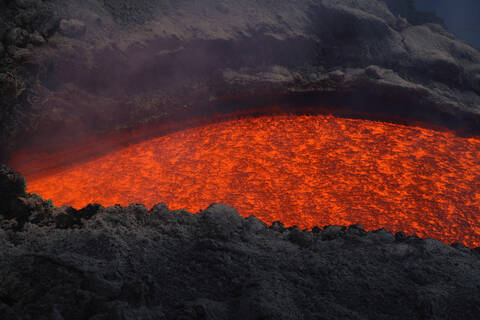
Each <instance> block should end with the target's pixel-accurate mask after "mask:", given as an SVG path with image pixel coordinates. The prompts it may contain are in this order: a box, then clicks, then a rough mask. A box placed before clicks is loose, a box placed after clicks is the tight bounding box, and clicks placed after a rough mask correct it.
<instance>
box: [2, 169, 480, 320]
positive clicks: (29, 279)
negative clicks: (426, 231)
mask: <svg viewBox="0 0 480 320" xmlns="http://www.w3.org/2000/svg"><path fill="white" fill-rule="evenodd" d="M24 183H25V182H24V180H23V178H22V177H21V176H20V175H19V174H17V173H15V172H14V171H13V170H11V169H9V168H7V167H4V166H2V168H1V170H0V191H1V193H0V194H1V199H0V203H1V207H0V210H1V211H0V212H1V213H2V215H0V217H1V220H0V315H1V316H2V317H1V319H2V320H13V319H35V320H40V319H56V320H57V319H95V320H99V319H242V320H243V319H252V320H253V319H256V320H258V319H272V320H273V319H275V320H277V319H325V320H327V319H349V320H350V319H385V320H387V319H388V320H391V319H452V320H453V319H478V315H479V314H480V251H479V249H480V248H476V249H473V250H471V249H468V248H466V247H464V246H462V245H452V246H449V245H447V244H444V243H442V242H439V241H436V240H432V239H419V238H417V237H415V236H409V237H407V236H405V235H404V234H402V233H397V234H395V235H393V234H391V233H390V232H388V231H387V230H384V229H381V230H377V231H371V232H365V231H364V229H363V228H362V227H361V226H357V225H354V226H350V227H348V228H346V227H341V226H329V227H325V228H314V229H313V231H311V232H309V231H302V230H299V229H298V228H295V227H292V228H284V227H283V226H282V225H281V224H280V223H274V224H272V225H271V226H267V225H266V224H264V223H263V222H261V221H260V220H258V219H257V218H255V217H253V216H252V217H249V218H242V217H241V216H239V215H238V213H237V212H236V211H235V210H234V209H232V208H230V207H228V206H225V205H222V204H215V205H212V206H210V207H209V208H207V209H206V210H205V211H202V212H200V213H198V214H195V215H193V214H190V213H188V212H186V211H170V210H169V209H168V208H167V207H166V206H165V205H163V204H159V205H156V206H155V207H154V208H153V209H151V210H150V211H148V210H147V209H146V208H145V207H144V206H143V205H134V204H132V205H131V206H129V207H120V206H114V207H110V208H103V207H101V206H96V205H91V206H88V207H86V208H84V209H82V210H79V211H76V210H74V209H72V208H67V207H63V208H55V207H53V206H51V204H49V203H48V202H44V201H42V200H41V199H40V198H39V197H37V196H33V195H27V194H25V193H24V188H25V184H24Z"/></svg>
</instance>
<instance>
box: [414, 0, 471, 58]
mask: <svg viewBox="0 0 480 320" xmlns="http://www.w3.org/2000/svg"><path fill="white" fill-rule="evenodd" d="M415 4H416V8H417V9H418V10H420V11H433V12H436V13H437V16H439V17H441V18H442V19H443V20H444V21H445V25H446V27H447V29H448V30H449V31H450V32H451V33H453V34H455V35H456V36H457V37H458V38H459V39H462V40H464V41H466V42H468V43H470V44H471V45H472V46H474V47H476V48H477V49H480V0H415Z"/></svg>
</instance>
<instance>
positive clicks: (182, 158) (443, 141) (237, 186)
mask: <svg viewBox="0 0 480 320" xmlns="http://www.w3.org/2000/svg"><path fill="white" fill-rule="evenodd" d="M17 169H19V170H20V171H21V170H22V168H17ZM26 178H27V181H28V187H29V189H28V191H29V192H32V193H37V194H40V195H42V196H43V197H44V198H46V199H52V200H53V203H54V204H56V205H64V204H65V205H70V206H74V207H76V208H80V207H83V206H85V205H86V204H88V203H100V204H102V205H104V206H109V205H114V204H121V205H128V204H130V203H144V204H145V205H147V206H148V207H151V206H153V205H154V204H155V203H158V202H164V203H166V204H167V205H168V206H169V207H170V208H171V209H187V210H189V211H191V212H197V211H199V210H200V209H204V208H206V207H207V206H208V205H210V204H211V203H216V202H223V203H226V204H228V205H230V206H233V207H234V208H236V209H237V210H238V211H239V212H240V214H241V215H243V216H249V215H252V214H253V215H255V216H257V217H258V218H260V219H261V220H263V221H265V222H267V223H271V222H273V221H276V220H280V221H282V222H283V223H284V224H285V225H286V226H291V225H297V226H299V227H300V228H311V227H313V226H324V225H330V224H333V225H350V224H354V223H358V224H361V225H363V226H365V228H366V229H367V230H372V229H378V228H382V227H384V228H386V229H388V230H390V231H392V232H396V231H405V232H406V233H408V234H413V233H416V234H417V235H419V236H422V237H430V238H434V239H438V240H442V241H445V242H447V243H451V242H462V243H464V244H466V245H468V246H480V212H479V211H480V140H478V139H476V138H462V137H458V136H456V135H455V134H454V133H452V132H449V131H435V130H432V129H425V128H421V127H415V126H405V125H399V124H392V123H385V122H377V121H369V120H358V119H344V118H337V117H334V116H329V115H313V116H306V115H304V116H298V115H271V116H261V117H256V118H255V117H249V118H243V119H236V120H230V121H223V122H219V123H215V124H208V125H203V126H199V127H195V128H189V129H185V130H183V131H178V132H174V133H170V134H167V135H164V136H161V137H157V138H153V139H149V140H147V141H143V142H140V143H136V144H133V145H130V146H127V147H123V148H121V149H118V150H115V151H112V152H111V153H109V154H107V155H105V156H102V157H99V158H96V159H93V160H90V161H88V162H85V163H81V164H76V165H73V166H71V167H69V168H66V169H63V170H62V171H61V172H56V173H52V174H48V175H45V176H40V177H28V176H27V177H26Z"/></svg>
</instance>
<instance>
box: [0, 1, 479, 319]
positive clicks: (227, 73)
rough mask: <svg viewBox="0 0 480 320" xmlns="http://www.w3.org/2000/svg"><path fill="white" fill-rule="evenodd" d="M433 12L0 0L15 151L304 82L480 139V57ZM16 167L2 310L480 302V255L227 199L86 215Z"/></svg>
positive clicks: (268, 315)
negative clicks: (200, 205) (277, 215)
mask: <svg viewBox="0 0 480 320" xmlns="http://www.w3.org/2000/svg"><path fill="white" fill-rule="evenodd" d="M414 16H415V17H416V19H418V17H420V16H421V15H418V14H417V15H414ZM427 18H428V19H427V20H426V21H425V22H428V21H430V22H431V21H435V19H433V20H432V17H431V16H429V17H427ZM422 22H423V21H418V20H415V21H410V22H409V21H407V20H406V19H404V18H402V17H399V16H397V15H396V14H392V13H391V12H390V11H389V9H388V8H387V6H386V5H385V3H383V2H382V1H377V0H356V1H353V0H335V1H334V0H299V1H287V0H285V1H284V0H279V1H267V0H265V1H253V0H242V1H233V0H232V1H230V0H223V1H220V0H197V1H193V0H191V1H187V0H182V1H169V0H162V1H153V0H142V1H133V0H112V1H111V0H105V1H99V0H90V1H78V0H77V1H74V0H61V1H60V0H5V1H1V2H0V39H1V40H2V42H1V44H0V104H1V112H0V131H1V132H0V148H1V150H0V151H1V153H2V154H1V156H2V159H6V158H8V154H9V153H10V152H11V151H12V150H16V149H18V148H21V147H24V146H30V147H31V146H37V147H44V148H45V149H46V150H55V148H58V146H62V145H65V144H71V143H74V142H75V141H77V140H78V139H81V138H82V137H84V136H89V135H92V134H96V133H101V132H109V131H111V130H116V129H120V128H128V127H136V126H138V125H139V124H140V123H145V122H150V121H153V120H155V121H157V120H162V119H173V118H174V119H176V120H178V119H184V118H188V117H191V116H192V115H193V116H197V115H198V116H202V115H209V114H210V113H213V112H216V111H218V110H225V112H229V111H230V110H239V109H242V108H246V107H251V106H252V103H255V101H257V99H256V97H257V98H258V101H261V102H258V104H267V103H279V102H282V101H285V99H286V101H290V100H288V99H287V98H286V97H291V96H292V95H293V96H295V97H297V98H296V100H295V102H296V103H305V104H309V105H317V104H318V105H328V106H330V107H332V108H346V109H348V110H351V109H356V110H357V111H360V112H374V113H379V114H383V115H387V116H389V115H392V116H401V117H404V118H407V119H411V120H423V121H427V122H431V123H433V124H441V125H445V126H449V127H451V128H454V129H458V130H459V131H465V132H467V133H475V132H478V128H480V126H479V124H480V121H479V119H480V117H479V114H480V111H479V105H480V95H479V94H480V53H479V51H477V50H476V49H474V48H472V47H470V46H469V45H468V44H466V43H464V42H462V41H458V40H456V39H455V38H454V37H453V36H452V35H451V34H450V33H448V32H447V31H446V30H445V29H444V28H443V27H441V26H440V25H437V24H432V23H427V24H423V23H422ZM252 97H253V98H252ZM298 97H300V98H298ZM302 97H303V98H304V100H302V99H303V98H302ZM245 98H248V99H245ZM245 101H246V102H245ZM0 171H1V172H0V224H1V227H0V318H1V319H8V320H9V319H96V320H99V319H478V317H479V316H478V315H479V314H480V260H479V259H480V258H479V257H480V254H479V251H478V248H477V249H473V250H471V249H467V248H465V247H463V246H461V245H453V246H449V245H447V244H443V243H441V242H438V241H435V240H429V239H418V238H416V237H405V236H404V235H402V234H397V235H392V234H390V233H389V232H388V231H385V230H379V231H376V232H375V231H374V232H368V233H367V232H364V231H363V229H362V228H361V227H358V226H353V227H348V228H345V227H328V228H325V229H323V228H322V229H315V230H314V231H313V232H306V231H301V230H298V229H296V228H290V229H285V228H283V227H282V226H281V225H279V224H274V225H272V226H266V225H265V224H263V223H262V222H260V221H258V220H257V219H255V218H253V217H251V218H247V219H244V218H241V217H240V216H239V215H238V214H237V213H236V212H235V211H234V210H233V209H231V208H228V207H226V206H223V205H214V206H212V207H210V208H208V209H207V210H205V211H204V212H202V213H199V214H196V215H192V214H190V213H187V212H179V211H176V212H171V211H169V210H168V209H167V208H166V207H165V206H162V205H158V206H156V207H155V208H153V209H152V210H151V211H150V212H148V211H147V210H146V209H145V207H143V206H142V205H132V206H130V207H127V208H122V207H111V208H102V207H99V206H89V207H86V208H84V209H82V210H80V211H78V212H77V211H75V210H73V209H71V208H66V207H63V208H55V207H53V206H52V205H51V204H50V203H49V202H45V201H43V200H42V199H41V198H39V197H38V196H35V195H29V194H26V193H25V185H24V180H23V178H22V177H21V176H20V175H19V174H16V173H14V172H13V171H11V170H10V169H8V168H7V167H3V166H2V168H1V170H0Z"/></svg>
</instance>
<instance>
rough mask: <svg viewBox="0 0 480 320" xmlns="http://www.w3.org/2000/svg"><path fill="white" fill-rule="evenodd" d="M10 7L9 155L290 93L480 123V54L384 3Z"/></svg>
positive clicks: (463, 124)
mask: <svg viewBox="0 0 480 320" xmlns="http://www.w3.org/2000/svg"><path fill="white" fill-rule="evenodd" d="M406 2H408V1H406ZM389 4H390V7H392V5H391V2H390V1H389ZM0 6H1V10H0V12H1V14H2V15H3V16H2V20H1V21H2V22H1V23H0V26H1V27H0V38H3V42H2V43H3V45H2V46H1V47H0V56H2V57H3V58H2V59H1V61H2V64H1V65H2V67H1V68H2V69H1V70H0V71H1V72H0V81H2V86H1V87H2V90H3V93H2V95H1V96H2V99H3V100H2V114H1V118H0V122H1V124H2V125H1V126H0V127H1V128H2V135H1V139H2V141H1V142H2V143H1V144H0V145H1V146H2V153H3V158H4V159H6V158H7V155H8V153H9V152H8V150H12V148H13V149H18V148H19V147H22V146H27V145H28V146H36V147H48V146H49V145H53V146H54V147H52V148H55V146H57V148H58V147H62V146H64V145H68V144H72V143H73V142H74V141H76V140H78V139H81V138H82V137H85V136H90V135H92V134H96V133H100V132H107V131H111V130H115V129H119V128H129V127H136V126H138V125H139V124H141V123H145V122H151V121H162V120H165V121H167V120H168V119H172V118H175V119H184V118H188V117H194V116H200V115H208V114H210V113H213V112H215V111H218V110H224V109H227V111H228V110H230V109H244V108H249V107H251V106H252V105H254V104H255V103H253V102H252V99H251V98H252V97H257V98H259V102H258V104H276V103H284V104H285V103H286V104H288V103H290V102H291V101H290V100H288V99H287V98H288V96H289V95H291V94H297V95H298V94H300V96H302V95H303V96H304V97H307V96H308V99H306V100H305V101H301V100H300V101H299V100H298V99H297V100H295V104H310V105H328V106H331V107H332V108H334V109H339V108H347V109H349V110H352V109H354V110H360V111H362V112H363V111H369V112H371V113H382V114H384V115H387V117H388V116H401V117H402V118H407V119H413V120H422V121H427V122H432V123H435V124H441V125H446V126H449V127H452V128H455V129H458V130H460V131H465V132H469V133H472V132H473V133H475V132H477V131H478V130H479V129H478V128H479V127H480V126H479V119H480V118H479V110H478V105H479V104H480V97H479V92H480V67H479V65H480V64H479V62H480V53H479V52H478V51H477V50H475V49H473V48H472V47H470V46H468V45H467V44H465V43H464V42H461V41H457V40H456V39H455V38H454V37H453V36H452V35H451V34H449V33H448V32H447V31H445V29H443V27H441V26H440V25H437V24H432V23H427V24H421V23H422V22H425V21H436V20H435V19H434V17H433V18H432V17H431V16H427V17H424V18H421V17H422V15H419V14H415V11H412V10H411V9H408V6H407V9H408V10H407V11H408V16H409V18H410V19H411V20H412V23H413V24H412V23H410V22H409V21H407V20H406V19H404V18H402V17H400V16H398V14H400V13H401V12H402V11H401V9H402V6H399V7H398V8H399V9H398V11H395V10H394V11H395V13H394V14H392V13H391V12H390V11H389V9H388V7H387V5H386V4H385V3H384V2H383V1H377V0H360V1H351V0H341V1H334V0H321V1H319V0H301V1H295V2H292V1H287V0H285V1H283V0H282V1H261V2H258V1H253V0H244V1H241V2H238V1H233V0H221V1H220V0H202V1H186V0H184V1H169V0H163V1H153V0H142V1H130V0H115V1H107V0H106V1H98V0H92V1H82V2H79V1H75V0H66V1H65V0H62V1H56V0H48V1H47V0H15V1H13V0H12V1H3V2H2V3H1V4H0ZM392 8H393V7H392ZM422 19H424V20H422ZM244 98H249V99H247V100H245V99H244Z"/></svg>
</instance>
